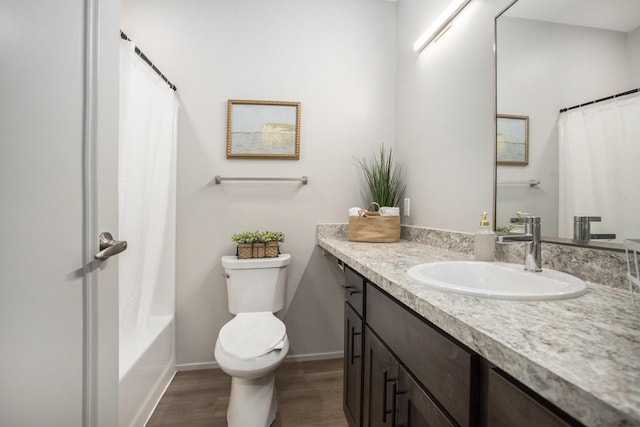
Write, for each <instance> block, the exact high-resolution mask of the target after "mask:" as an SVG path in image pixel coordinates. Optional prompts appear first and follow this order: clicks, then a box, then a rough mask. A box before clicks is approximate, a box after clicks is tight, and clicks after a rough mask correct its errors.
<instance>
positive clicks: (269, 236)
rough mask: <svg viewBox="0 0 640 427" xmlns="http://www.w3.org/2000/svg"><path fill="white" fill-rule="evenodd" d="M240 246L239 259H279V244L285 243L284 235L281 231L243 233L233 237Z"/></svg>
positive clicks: (237, 253)
mask: <svg viewBox="0 0 640 427" xmlns="http://www.w3.org/2000/svg"><path fill="white" fill-rule="evenodd" d="M231 240H233V241H234V242H236V243H237V244H238V248H237V251H236V256H237V257H238V258H243V259H244V258H265V257H277V256H278V254H279V253H280V251H279V247H278V245H279V243H280V242H284V233H282V232H280V231H257V230H256V231H243V232H242V233H237V234H234V235H232V236H231Z"/></svg>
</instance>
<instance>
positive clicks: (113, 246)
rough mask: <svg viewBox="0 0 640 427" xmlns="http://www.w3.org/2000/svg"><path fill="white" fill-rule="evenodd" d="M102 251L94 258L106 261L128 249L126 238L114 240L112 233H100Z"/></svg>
mask: <svg viewBox="0 0 640 427" xmlns="http://www.w3.org/2000/svg"><path fill="white" fill-rule="evenodd" d="M99 239H100V252H98V253H97V254H96V255H95V256H94V258H95V259H99V260H102V261H104V260H105V259H108V258H109V257H111V256H113V255H117V254H119V253H120V252H123V251H125V250H126V249H127V241H126V240H114V239H113V236H112V235H111V233H109V232H107V231H105V232H104V233H100V236H99Z"/></svg>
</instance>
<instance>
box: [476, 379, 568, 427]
mask: <svg viewBox="0 0 640 427" xmlns="http://www.w3.org/2000/svg"><path fill="white" fill-rule="evenodd" d="M488 378H489V379H488V381H489V395H488V398H487V405H488V408H487V420H488V425H489V426H491V427H511V426H514V425H517V426H522V427H567V426H579V425H581V424H580V423H578V422H577V421H575V420H572V419H571V418H570V417H569V415H567V414H565V413H563V412H562V411H560V409H558V408H556V407H554V406H552V405H551V404H550V403H548V402H546V403H543V402H544V400H543V398H542V397H541V396H539V395H537V394H536V393H534V392H533V391H532V390H529V389H528V388H526V387H525V386H524V385H522V384H519V383H517V382H516V380H512V379H510V378H508V377H507V375H506V374H504V373H503V372H502V371H500V370H498V369H490V370H489V376H488Z"/></svg>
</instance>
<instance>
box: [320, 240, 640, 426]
mask: <svg viewBox="0 0 640 427" xmlns="http://www.w3.org/2000/svg"><path fill="white" fill-rule="evenodd" d="M318 245H319V246H320V247H322V248H323V249H325V250H326V251H328V252H329V253H331V254H332V255H334V256H336V257H337V258H338V259H340V260H342V261H344V262H345V263H346V264H347V265H349V266H350V267H352V268H353V269H355V270H356V271H358V272H359V273H361V274H362V275H364V276H365V277H367V278H368V279H369V280H371V281H372V282H373V283H375V284H377V285H378V286H380V287H381V288H382V289H384V290H385V291H387V292H388V293H389V294H391V295H393V296H394V297H395V298H397V299H398V300H400V301H402V302H403V303H404V304H405V305H407V306H408V307H410V308H411V309H413V310H414V311H416V312H417V313H419V314H420V315H422V316H423V317H424V318H426V319H428V320H429V321H430V322H432V323H433V324H435V325H436V326H438V327H439V328H441V329H442V330H444V331H446V332H447V333H448V334H450V335H451V336H453V337H455V338H456V339H457V340H459V341H460V342H462V343H464V344H465V345H467V346H468V347H469V348H471V349H472V350H474V351H476V352H477V353H478V354H480V355H481V356H483V357H484V358H486V359H487V360H489V361H490V362H492V363H493V364H495V365H497V366H498V367H500V368H501V369H503V370H504V371H506V372H508V373H509V374H510V375H512V376H513V377H515V378H516V379H518V380H519V381H521V382H522V383H524V384H525V385H527V386H528V387H530V388H531V389H532V390H534V391H536V392H537V393H539V394H540V395H542V396H543V397H545V398H546V399H547V400H549V401H551V402H552V403H554V404H555V405H557V406H558V407H560V408H562V409H563V410H564V411H566V412H567V413H569V414H570V415H572V416H573V417H575V418H576V419H577V420H579V421H581V422H583V423H584V424H586V425H589V426H620V425H624V426H638V425H640V313H639V312H638V311H636V310H635V309H634V307H633V304H632V302H631V297H630V295H629V292H628V291H626V292H625V291H624V290H622V289H614V288H611V287H608V286H603V285H601V284H595V283H590V282H587V285H588V291H587V293H586V294H585V295H583V296H581V297H579V298H573V299H566V300H558V301H506V300H492V299H485V298H477V297H471V296H463V295H457V294H451V293H445V292H440V291H437V290H430V289H427V288H425V287H421V286H419V285H417V284H415V283H413V282H412V281H411V280H410V279H409V277H408V276H407V274H406V272H407V269H408V268H409V267H411V266H414V265H416V264H421V263H425V262H433V261H444V260H468V259H471V257H470V256H469V255H465V254H463V253H461V252H455V251H452V250H447V249H441V248H438V247H435V246H430V245H426V244H421V243H414V242H409V241H406V240H400V242H398V243H360V242H349V241H348V240H347V239H346V238H341V237H336V236H333V235H330V234H327V233H319V235H318Z"/></svg>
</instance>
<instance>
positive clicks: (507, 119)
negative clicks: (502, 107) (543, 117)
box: [496, 114, 529, 166]
mask: <svg viewBox="0 0 640 427" xmlns="http://www.w3.org/2000/svg"><path fill="white" fill-rule="evenodd" d="M496 164H498V165H507V166H514V165H515V166H526V165H528V164H529V116H516V115H512V114H498V115H497V116H496Z"/></svg>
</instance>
